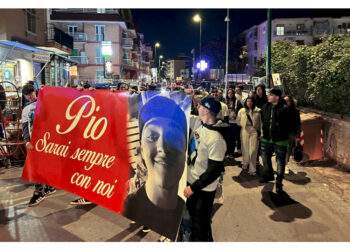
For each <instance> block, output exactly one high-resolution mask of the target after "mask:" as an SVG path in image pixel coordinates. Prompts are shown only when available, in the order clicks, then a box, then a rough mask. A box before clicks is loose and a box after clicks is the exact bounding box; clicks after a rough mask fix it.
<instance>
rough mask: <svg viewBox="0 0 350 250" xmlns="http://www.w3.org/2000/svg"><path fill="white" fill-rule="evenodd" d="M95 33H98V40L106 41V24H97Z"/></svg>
mask: <svg viewBox="0 0 350 250" xmlns="http://www.w3.org/2000/svg"><path fill="white" fill-rule="evenodd" d="M95 34H96V41H104V40H105V26H104V25H95Z"/></svg>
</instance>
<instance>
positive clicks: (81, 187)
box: [22, 87, 130, 213]
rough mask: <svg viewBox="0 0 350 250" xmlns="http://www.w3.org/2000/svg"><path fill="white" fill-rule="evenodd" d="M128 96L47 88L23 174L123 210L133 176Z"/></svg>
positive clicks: (41, 93) (41, 95)
mask: <svg viewBox="0 0 350 250" xmlns="http://www.w3.org/2000/svg"><path fill="white" fill-rule="evenodd" d="M127 114H128V96H127V93H125V92H111V91H109V90H98V91H90V90H83V91H78V90H76V89H69V88H57V87H43V88H41V89H40V91H39V98H38V100H37V106H36V111H35V119H34V124H33V129H32V131H33V132H32V136H31V143H32V144H33V146H34V149H33V150H31V151H29V152H28V156H27V159H26V162H25V167H24V170H23V176H22V178H23V179H24V180H27V181H33V182H39V183H43V184H47V185H51V186H54V187H57V188H61V189H64V190H66V191H69V192H72V193H75V194H76V195H78V196H81V197H84V198H86V199H88V200H90V201H92V202H94V203H97V204H99V205H101V206H103V207H106V208H108V209H110V210H112V211H115V212H117V213H120V212H121V211H122V207H123V200H124V199H125V197H126V194H127V193H126V192H127V183H128V179H129V169H130V168H129V151H128V150H129V148H128V144H127V143H128V142H127Z"/></svg>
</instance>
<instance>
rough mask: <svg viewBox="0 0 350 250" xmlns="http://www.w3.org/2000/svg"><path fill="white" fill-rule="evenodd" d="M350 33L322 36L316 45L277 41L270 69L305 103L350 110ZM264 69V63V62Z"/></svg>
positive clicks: (286, 87) (336, 109)
mask: <svg viewBox="0 0 350 250" xmlns="http://www.w3.org/2000/svg"><path fill="white" fill-rule="evenodd" d="M349 69H350V36H349V35H348V34H338V35H331V36H329V37H323V39H322V43H319V44H317V45H316V46H306V45H297V44H296V43H292V42H289V41H278V42H275V43H273V44H272V48H271V72H272V73H280V75H281V79H282V82H283V84H284V86H285V90H286V92H287V93H289V94H291V95H292V96H294V97H296V98H298V100H299V101H301V103H303V104H310V105H312V106H314V107H316V108H321V109H323V110H326V111H332V112H337V113H341V114H345V113H350V98H349V93H350V70H349ZM261 70H265V65H264V64H263V65H262V66H261Z"/></svg>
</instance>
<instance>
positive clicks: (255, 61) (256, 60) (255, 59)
mask: <svg viewBox="0 0 350 250" xmlns="http://www.w3.org/2000/svg"><path fill="white" fill-rule="evenodd" d="M257 63H258V59H257V58H256V56H254V65H256V64H257Z"/></svg>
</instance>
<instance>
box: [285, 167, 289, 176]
mask: <svg viewBox="0 0 350 250" xmlns="http://www.w3.org/2000/svg"><path fill="white" fill-rule="evenodd" d="M284 174H289V167H288V166H286V168H285V169H284Z"/></svg>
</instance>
